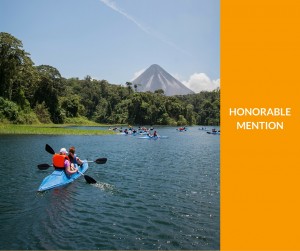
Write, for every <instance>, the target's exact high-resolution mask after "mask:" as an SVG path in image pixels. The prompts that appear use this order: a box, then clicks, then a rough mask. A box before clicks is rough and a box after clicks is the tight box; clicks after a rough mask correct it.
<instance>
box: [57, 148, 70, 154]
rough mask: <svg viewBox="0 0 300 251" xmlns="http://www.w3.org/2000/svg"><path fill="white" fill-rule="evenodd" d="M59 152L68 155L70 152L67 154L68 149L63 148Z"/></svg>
mask: <svg viewBox="0 0 300 251" xmlns="http://www.w3.org/2000/svg"><path fill="white" fill-rule="evenodd" d="M59 152H60V153H65V154H68V152H67V150H66V148H61V149H60V151H59Z"/></svg>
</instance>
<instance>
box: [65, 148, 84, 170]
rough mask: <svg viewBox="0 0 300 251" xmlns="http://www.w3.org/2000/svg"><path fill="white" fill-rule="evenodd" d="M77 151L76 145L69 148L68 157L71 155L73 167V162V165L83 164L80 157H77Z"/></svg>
mask: <svg viewBox="0 0 300 251" xmlns="http://www.w3.org/2000/svg"><path fill="white" fill-rule="evenodd" d="M75 151H76V149H75V146H71V147H70V148H69V155H68V157H69V159H70V162H71V167H72V164H73V166H74V165H75V164H77V165H79V166H81V165H82V164H83V161H82V160H81V159H80V158H79V157H77V154H75Z"/></svg>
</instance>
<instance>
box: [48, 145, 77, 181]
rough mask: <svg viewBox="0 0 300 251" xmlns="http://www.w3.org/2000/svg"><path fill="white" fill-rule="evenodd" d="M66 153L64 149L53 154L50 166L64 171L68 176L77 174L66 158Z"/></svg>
mask: <svg viewBox="0 0 300 251" xmlns="http://www.w3.org/2000/svg"><path fill="white" fill-rule="evenodd" d="M67 154H68V152H67V150H66V148H61V149H60V151H59V154H58V153H55V154H54V155H53V158H52V164H53V166H54V168H57V169H64V170H65V172H66V174H67V175H68V176H70V175H72V174H73V173H77V171H78V170H77V168H76V167H71V161H70V159H69V157H68V156H67Z"/></svg>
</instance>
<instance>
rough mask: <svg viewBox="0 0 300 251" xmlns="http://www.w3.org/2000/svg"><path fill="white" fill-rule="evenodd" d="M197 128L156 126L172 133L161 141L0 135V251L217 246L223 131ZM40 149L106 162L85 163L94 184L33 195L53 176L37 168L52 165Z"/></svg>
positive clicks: (79, 182) (81, 181) (82, 181)
mask: <svg viewBox="0 0 300 251" xmlns="http://www.w3.org/2000/svg"><path fill="white" fill-rule="evenodd" d="M199 128H201V127H199V126H197V127H196V126H194V127H188V129H187V131H184V132H179V131H177V130H176V127H155V130H157V131H158V134H160V135H162V136H168V138H167V139H158V140H148V139H140V138H139V136H132V135H130V136H124V135H106V136H76V135H73V136H70V135H67V136H48V135H47V136H41V135H34V136H32V135H31V136H27V135H17V136H15V135H0V156H1V157H0V166H1V173H0V188H1V191H2V192H1V195H0V222H1V226H0V230H1V235H0V250H9V249H10V250H20V249H22V250H25V249H29V250H44V249H48V250H50V249H52V250H55V249H56V250H57V249H60V250H78V249H84V250H97V249H100V250H128V249H130V250H140V249H143V250H179V249H181V250H219V249H220V135H212V134H207V133H206V131H205V130H199ZM207 128H209V130H211V128H212V127H207ZM215 128H216V129H219V128H218V127H215ZM97 129H99V130H104V129H105V130H107V129H106V128H96V127H93V130H97ZM62 130H67V129H62ZM45 144H49V145H50V146H51V147H52V148H53V149H54V150H55V151H56V152H58V151H59V149H60V148H61V147H65V148H67V149H68V148H69V147H70V146H72V145H74V146H75V147H76V153H77V154H78V156H79V157H80V158H81V159H87V160H95V159H97V158H102V157H106V158H107V159H108V161H107V163H106V164H96V163H89V169H88V170H87V172H86V174H87V175H89V176H91V177H92V178H94V179H95V180H96V181H97V183H96V184H88V183H86V182H85V179H84V177H80V178H79V179H77V180H76V181H75V182H73V183H71V184H69V185H67V186H65V187H62V188H57V189H52V190H49V191H46V192H37V189H38V187H39V185H40V183H41V182H42V180H43V179H44V178H45V177H46V176H47V175H49V174H50V173H51V172H52V171H53V168H49V169H48V170H45V171H41V170H38V168H37V165H38V164H41V163H48V164H51V158H52V156H51V154H49V153H47V152H46V151H45Z"/></svg>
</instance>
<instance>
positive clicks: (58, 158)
mask: <svg viewBox="0 0 300 251" xmlns="http://www.w3.org/2000/svg"><path fill="white" fill-rule="evenodd" d="M66 159H67V160H69V157H68V156H67V155H62V154H58V153H56V154H54V155H53V158H52V164H53V166H54V167H55V168H61V169H64V168H65V160H66ZM69 161H70V160H69Z"/></svg>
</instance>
